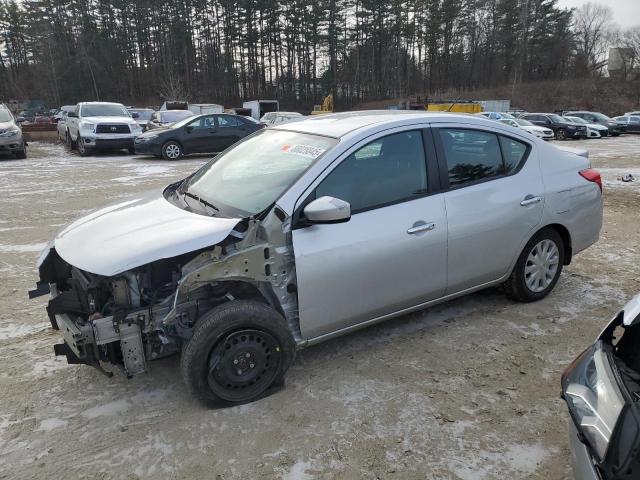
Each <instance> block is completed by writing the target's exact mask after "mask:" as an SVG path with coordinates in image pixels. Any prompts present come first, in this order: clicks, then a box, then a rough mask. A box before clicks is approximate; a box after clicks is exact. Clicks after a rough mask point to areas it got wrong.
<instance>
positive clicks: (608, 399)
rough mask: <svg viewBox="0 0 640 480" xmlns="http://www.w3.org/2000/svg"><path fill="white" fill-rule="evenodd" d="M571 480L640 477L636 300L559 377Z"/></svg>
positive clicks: (639, 312) (639, 304) (639, 316)
mask: <svg viewBox="0 0 640 480" xmlns="http://www.w3.org/2000/svg"><path fill="white" fill-rule="evenodd" d="M562 398H563V399H564V400H565V401H566V402H567V406H568V408H569V413H570V415H571V422H570V427H569V431H570V445H571V463H572V466H573V472H574V477H575V479H576V480H636V479H638V478H640V295H638V296H636V297H634V298H633V299H632V300H631V301H630V302H629V303H627V304H626V305H625V306H624V308H623V309H622V310H621V311H620V312H619V313H618V314H617V315H616V316H615V317H614V318H613V320H612V321H611V322H610V323H609V325H608V326H607V327H606V328H605V329H604V331H603V332H602V334H600V336H599V337H598V340H597V341H596V343H595V344H593V345H592V346H590V347H589V348H588V349H587V350H585V351H584V352H582V353H581V354H580V355H579V356H578V358H576V360H574V361H573V363H571V365H569V367H568V368H567V369H566V371H565V372H564V374H563V375H562Z"/></svg>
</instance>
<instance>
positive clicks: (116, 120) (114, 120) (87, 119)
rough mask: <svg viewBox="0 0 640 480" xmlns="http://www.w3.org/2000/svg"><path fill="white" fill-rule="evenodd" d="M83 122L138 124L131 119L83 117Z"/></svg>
mask: <svg viewBox="0 0 640 480" xmlns="http://www.w3.org/2000/svg"><path fill="white" fill-rule="evenodd" d="M81 120H82V121H84V122H89V123H126V124H128V125H131V124H132V123H136V121H135V120H134V119H133V118H131V117H82V118H81Z"/></svg>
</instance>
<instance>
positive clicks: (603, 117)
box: [591, 112, 611, 122]
mask: <svg viewBox="0 0 640 480" xmlns="http://www.w3.org/2000/svg"><path fill="white" fill-rule="evenodd" d="M591 115H593V116H594V117H595V119H596V120H598V121H600V122H609V121H611V119H610V118H609V117H607V116H606V115H604V114H603V113H598V112H593V113H592V114H591Z"/></svg>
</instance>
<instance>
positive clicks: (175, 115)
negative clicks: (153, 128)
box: [161, 110, 194, 123]
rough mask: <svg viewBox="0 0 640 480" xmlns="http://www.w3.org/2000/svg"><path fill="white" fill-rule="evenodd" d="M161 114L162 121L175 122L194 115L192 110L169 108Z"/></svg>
mask: <svg viewBox="0 0 640 480" xmlns="http://www.w3.org/2000/svg"><path fill="white" fill-rule="evenodd" d="M161 115H162V117H161V121H162V123H173V122H178V121H180V120H184V119H185V118H189V117H193V116H194V113H193V112H191V111H190V110H167V111H166V112H162V114H161Z"/></svg>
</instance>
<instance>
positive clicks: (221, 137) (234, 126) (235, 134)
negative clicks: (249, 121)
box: [216, 115, 244, 151]
mask: <svg viewBox="0 0 640 480" xmlns="http://www.w3.org/2000/svg"><path fill="white" fill-rule="evenodd" d="M216 122H217V128H218V131H217V132H216V136H217V137H218V138H217V142H218V146H219V148H220V151H222V150H224V149H225V148H227V147H229V146H231V145H233V144H234V143H236V142H237V141H238V140H240V139H241V138H242V137H243V136H244V135H243V134H242V133H243V132H242V130H243V125H242V123H241V121H240V120H238V118H237V117H235V116H233V115H216Z"/></svg>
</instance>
